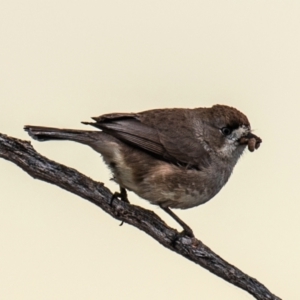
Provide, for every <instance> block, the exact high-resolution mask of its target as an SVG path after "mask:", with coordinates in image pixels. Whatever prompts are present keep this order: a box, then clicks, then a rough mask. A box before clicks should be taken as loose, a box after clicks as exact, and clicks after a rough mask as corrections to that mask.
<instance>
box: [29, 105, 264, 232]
mask: <svg viewBox="0 0 300 300" xmlns="http://www.w3.org/2000/svg"><path fill="white" fill-rule="evenodd" d="M92 119H93V120H94V122H82V123H83V124H85V125H90V126H93V127H96V128H97V130H76V129H60V128H52V127H42V126H31V125H26V126H24V130H25V131H27V132H28V134H29V135H30V136H31V137H32V138H33V139H35V140H38V141H49V140H69V141H74V142H78V143H81V144H85V145H88V146H90V147H91V148H92V149H93V150H95V151H97V152H98V153H100V154H101V156H102V158H103V160H104V162H105V163H106V164H107V166H108V167H109V169H110V170H111V172H112V175H113V180H114V181H115V182H116V183H117V184H118V185H119V186H120V193H115V195H114V196H120V197H121V199H122V200H124V201H128V200H127V193H126V190H129V191H132V192H134V193H135V194H137V195H138V196H139V197H141V198H143V199H145V200H148V201H149V202H150V203H151V204H154V205H158V206H159V207H161V208H162V209H163V210H164V211H165V212H166V213H168V214H169V215H170V216H171V217H172V218H174V219H175V220H176V221H177V222H178V223H179V224H180V225H181V226H182V228H183V231H182V234H184V235H187V236H189V237H194V233H193V230H192V229H191V228H190V227H189V226H188V225H187V224H186V223H185V222H184V221H183V220H181V219H180V218H179V217H178V216H177V215H176V214H175V213H174V212H173V211H172V210H171V209H188V208H192V207H195V206H198V205H200V204H203V203H205V202H207V201H209V200H210V199H212V198H213V197H214V196H215V195H216V194H217V193H218V192H219V191H220V190H221V189H222V187H223V186H224V185H225V184H226V183H227V181H228V179H229V177H230V175H231V174H232V171H233V169H234V167H235V165H236V163H237V161H238V159H239V158H240V157H241V155H242V153H243V152H244V150H245V149H246V148H247V147H248V149H249V151H250V152H253V151H254V150H256V149H258V148H259V146H260V144H261V143H262V140H261V138H259V137H258V136H256V135H255V134H253V133H252V130H251V126H250V123H249V121H248V118H247V117H246V115H244V114H243V113H242V112H240V111H239V110H237V109H236V108H234V107H230V106H227V105H221V104H216V105H213V106H212V107H197V108H165V109H152V110H146V111H142V112H138V113H109V114H104V115H100V116H98V117H93V118H92ZM99 129H100V130H99Z"/></svg>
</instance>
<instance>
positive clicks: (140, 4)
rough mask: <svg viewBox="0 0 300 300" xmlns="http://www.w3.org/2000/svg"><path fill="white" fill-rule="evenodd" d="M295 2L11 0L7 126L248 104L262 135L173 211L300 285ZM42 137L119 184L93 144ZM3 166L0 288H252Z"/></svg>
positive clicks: (240, 255) (207, 239) (268, 277)
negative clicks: (223, 176)
mask: <svg viewBox="0 0 300 300" xmlns="http://www.w3.org/2000/svg"><path fill="white" fill-rule="evenodd" d="M299 16H300V2H299V1H274V0H272V1H242V0H241V1H221V0H215V1H164V0H160V1H133V0H128V1H115V0H112V1H101V0H97V1H89V0H85V1H82V0H78V1H67V0H59V1H55V0H51V1H34V0H33V1H31V0H29V1H18V0H16V1H14V0H13V1H2V2H1V9H0V45H1V46H0V104H1V106H0V132H2V133H6V134H8V135H11V136H15V137H18V138H21V139H26V140H29V137H28V136H27V135H26V133H25V132H24V131H23V129H22V128H23V125H25V124H32V125H50V126H57V127H70V128H86V127H84V125H82V124H80V121H89V120H90V119H89V118H90V117H91V116H98V115H101V114H104V113H109V112H135V111H142V110H146V109H151V108H165V107H189V108H193V107H199V106H211V105H213V104H216V103H219V104H227V105H231V106H234V107H236V108H238V109H239V110H241V111H242V112H244V113H245V114H246V115H247V116H248V118H249V120H250V122H251V124H252V128H253V129H254V132H255V134H257V135H258V136H260V137H261V138H262V139H263V144H262V145H261V148H260V149H259V151H257V152H254V153H250V152H248V151H246V153H245V154H244V155H243V157H242V158H241V159H240V161H239V163H238V165H237V166H236V168H235V170H234V173H233V175H232V177H231V179H230V180H229V182H228V184H227V185H226V187H225V188H224V189H223V190H222V191H221V192H220V193H219V194H218V195H217V196H216V197H215V198H214V199H213V200H212V201H210V202H208V203H207V204H205V205H203V206H199V207H197V208H194V209H191V210H186V211H176V212H177V213H178V215H179V216H180V217H181V218H182V219H183V220H185V221H186V222H187V223H188V224H189V225H190V226H191V227H192V228H193V230H194V232H195V234H196V236H197V237H198V238H199V239H201V240H202V241H203V242H204V243H206V244H207V245H208V246H209V247H211V248H212V249H213V250H214V251H216V252H217V253H218V254H219V255H221V256H222V257H223V258H224V259H226V260H228V261H229V262H230V263H232V264H234V265H236V266H237V267H238V268H240V269H241V270H243V271H244V272H246V273H247V274H249V275H251V276H253V277H255V278H257V279H258V280H259V281H261V282H262V283H263V284H265V285H266V286H267V287H268V288H269V289H270V290H271V291H272V292H273V293H275V294H276V295H278V296H280V297H282V298H283V299H299V297H300V290H299V280H300V242H299V233H300V219H299V211H300V201H299V194H300V182H299V167H300V159H299V150H300V147H299V146H300V142H299V128H300V126H299V109H300V104H299V103H300V85H299V81H300V55H299V54H300V38H299V37H300V21H299ZM32 144H33V145H34V147H35V149H37V150H38V151H39V152H40V153H42V154H43V155H45V156H47V157H49V158H50V159H53V160H55V161H58V162H61V163H63V164H65V165H67V166H71V167H74V168H76V169H77V170H79V171H81V172H83V173H85V174H87V175H88V176H90V177H92V178H94V179H95V180H99V181H103V182H105V184H106V185H107V186H108V187H109V188H111V189H112V190H113V191H115V190H116V189H117V186H116V185H115V184H114V183H113V182H111V181H110V180H109V179H110V174H109V172H108V171H107V169H106V167H105V166H104V164H103V163H102V161H101V159H100V157H99V155H98V154H97V153H95V152H93V151H92V150H91V149H89V148H88V147H85V146H82V145H78V144H75V143H71V142H65V143H63V142H61V143H59V142H56V143H55V142H52V143H38V142H35V141H33V142H32ZM0 179H1V200H0V241H1V246H0V282H1V285H0V298H1V299H72V300H76V299H92V300H93V299H174V300H180V299H239V300H242V299H253V298H252V297H251V296H250V295H248V294H247V293H246V292H244V291H242V290H240V289H238V288H236V287H234V286H232V285H230V284H229V283H227V282H225V281H223V280H222V279H220V278H218V277H216V276H214V275H213V274H211V273H209V272H207V271H206V270H204V269H202V268H201V267H199V266H198V265H195V264H193V263H191V262H190V261H188V260H186V259H184V258H183V257H181V256H178V255H177V254H175V253H172V252H171V251H169V250H167V249H165V248H163V247H162V246H160V245H159V244H158V243H157V242H155V241H154V240H152V239H151V238H150V237H148V236H146V235H145V234H144V233H142V232H140V231H138V230H137V229H135V228H133V227H131V226H129V225H126V224H125V225H124V226H122V227H119V222H118V221H116V220H114V219H112V218H111V217H109V216H108V215H106V214H105V213H104V212H102V211H101V210H100V209H98V208H97V207H96V206H94V205H92V204H90V203H88V202H87V201H85V200H83V199H81V198H79V197H77V196H74V195H72V194H70V193H68V192H66V191H64V190H62V189H60V188H58V187H56V186H52V185H50V184H47V183H44V182H41V181H38V180H34V179H32V178H31V177H29V176H28V175H27V174H26V173H24V172H23V171H22V170H21V169H19V168H18V167H16V166H15V165H13V164H12V163H10V162H8V161H4V160H0ZM129 198H130V200H131V202H133V203H135V204H138V205H141V206H143V207H147V208H151V209H153V210H154V211H155V212H156V213H158V214H159V215H160V216H161V217H162V218H163V219H164V220H166V221H167V222H168V223H169V224H170V225H172V226H174V227H176V228H178V226H177V225H176V224H174V222H173V221H172V220H171V219H170V218H169V217H168V216H167V215H166V214H164V213H163V212H161V210H160V209H159V208H157V207H154V206H150V205H148V204H147V202H146V201H144V200H141V199H139V198H138V197H136V196H135V195H133V194H130V195H129Z"/></svg>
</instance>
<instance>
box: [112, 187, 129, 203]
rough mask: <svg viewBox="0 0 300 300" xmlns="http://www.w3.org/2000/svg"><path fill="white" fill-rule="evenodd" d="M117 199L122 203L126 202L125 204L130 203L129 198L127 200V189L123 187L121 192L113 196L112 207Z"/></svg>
mask: <svg viewBox="0 0 300 300" xmlns="http://www.w3.org/2000/svg"><path fill="white" fill-rule="evenodd" d="M117 198H119V199H120V200H122V201H124V202H126V203H130V202H129V200H128V198H127V192H126V189H125V188H123V187H120V192H115V193H114V194H113V195H112V197H111V199H110V202H109V204H110V205H112V203H113V201H114V199H117Z"/></svg>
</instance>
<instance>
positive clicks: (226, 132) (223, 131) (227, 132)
mask: <svg viewBox="0 0 300 300" xmlns="http://www.w3.org/2000/svg"><path fill="white" fill-rule="evenodd" d="M221 132H222V133H223V134H224V135H225V136H227V135H229V134H231V132H232V130H231V129H230V128H228V127H223V128H221Z"/></svg>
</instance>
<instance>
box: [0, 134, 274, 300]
mask: <svg viewBox="0 0 300 300" xmlns="http://www.w3.org/2000/svg"><path fill="white" fill-rule="evenodd" d="M0 157H2V158H4V159H6V160H9V161H11V162H13V163H15V164H16V165H18V166H19V167H20V168H22V169H23V170H24V171H25V172H27V173H28V174H29V175H30V176H32V177H33V178H37V179H40V180H43V181H46V182H49V183H52V184H55V185H57V186H59V187H61V188H63V189H65V190H67V191H69V192H71V193H73V194H76V195H78V196H80V197H82V198H84V199H86V200H88V201H90V202H92V203H94V204H96V205H97V206H99V207H100V208H101V209H103V210H104V211H105V212H107V213H108V214H110V215H111V216H112V217H114V218H116V219H118V220H121V221H123V222H125V223H127V224H130V225H132V226H135V227H137V228H139V229H140V230H142V231H144V232H145V233H147V234H149V235H150V236H151V237H153V238H154V239H155V240H156V241H158V242H159V243H160V244H162V245H163V246H165V247H166V248H168V249H170V250H172V251H175V252H176V253H178V254H180V255H182V256H184V257H185V258H187V259H189V260H191V261H193V262H194V263H196V264H198V265H200V266H202V267H204V268H205V269H207V270H208V271H210V272H212V273H214V274H215V275H217V276H219V277H221V278H223V279H224V280H226V281H228V282H230V283H232V284H234V285H235V286H237V287H240V288H241V289H243V290H245V291H247V292H248V293H250V294H251V295H253V296H254V297H255V298H256V299H259V300H280V298H279V297H277V296H275V295H274V294H272V293H271V292H270V291H269V290H268V289H267V288H266V287H265V286H264V285H262V284H261V283H260V282H258V281H257V280H256V279H254V278H252V277H250V276H248V275H246V274H245V273H243V272H242V271H240V270H239V269H237V268H236V267H234V266H233V265H230V264H229V263H228V262H226V261H225V260H223V259H222V258H221V257H219V256H218V255H217V254H215V253H214V252H213V251H212V250H210V249H209V248H208V247H207V246H205V245H204V244H203V243H202V242H201V241H199V240H197V239H196V238H189V237H187V236H179V238H177V237H178V232H177V230H175V229H173V228H171V227H169V226H167V225H166V223H165V222H164V221H162V220H161V219H160V218H159V217H158V216H157V215H156V214H155V213H154V212H152V211H149V210H146V209H144V208H141V207H139V206H136V205H132V204H129V203H126V202H124V201H121V200H119V199H114V200H113V202H112V203H110V202H111V199H112V193H111V192H110V190H109V189H107V188H106V187H105V186H104V185H103V183H100V182H95V181H93V180H92V179H91V178H89V177H87V176H85V175H83V174H81V173H79V172H78V171H76V170H75V169H72V168H69V167H66V166H64V165H61V164H58V163H56V162H54V161H51V160H49V159H47V158H46V157H44V156H42V155H40V154H39V153H37V152H36V151H35V150H34V148H33V147H32V146H31V144H30V142H28V141H22V140H18V139H15V138H12V137H8V136H6V135H3V134H0Z"/></svg>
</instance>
